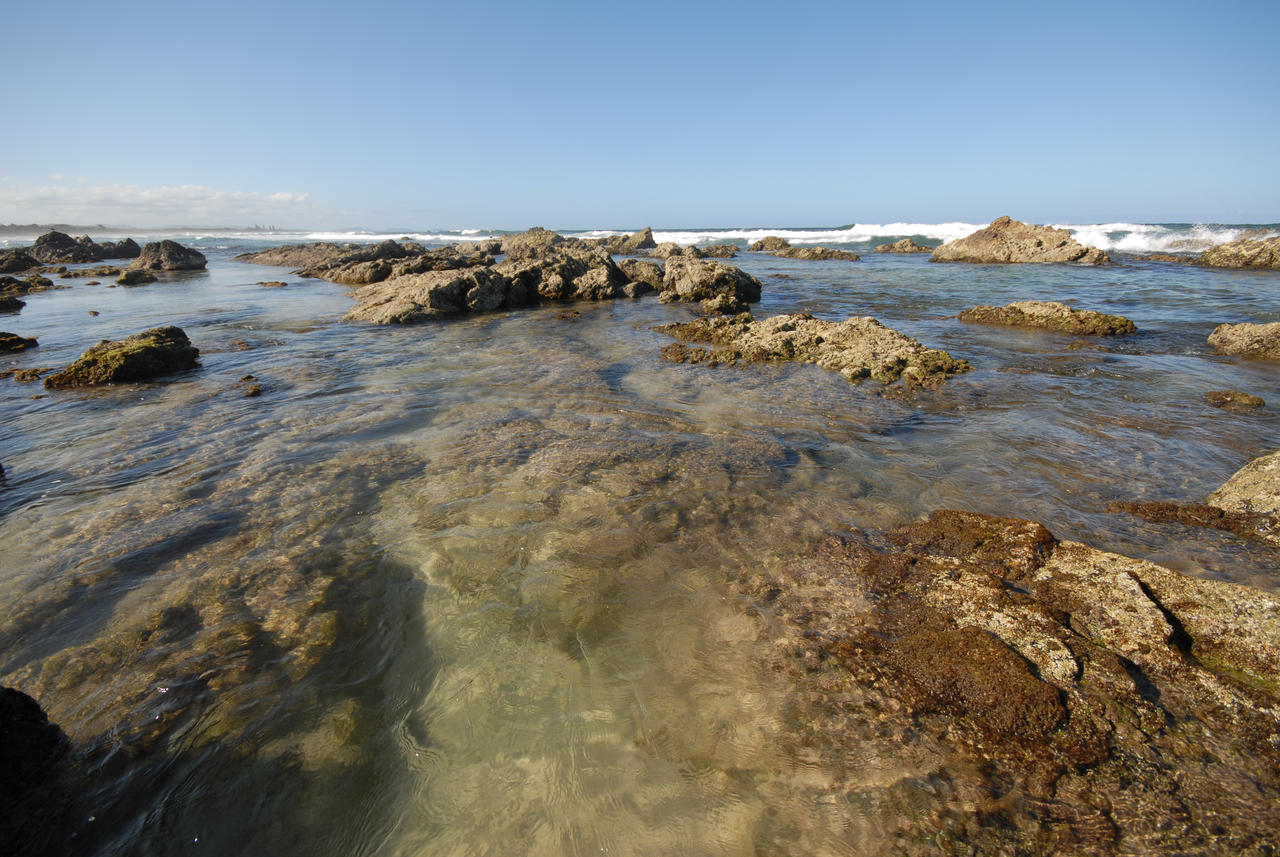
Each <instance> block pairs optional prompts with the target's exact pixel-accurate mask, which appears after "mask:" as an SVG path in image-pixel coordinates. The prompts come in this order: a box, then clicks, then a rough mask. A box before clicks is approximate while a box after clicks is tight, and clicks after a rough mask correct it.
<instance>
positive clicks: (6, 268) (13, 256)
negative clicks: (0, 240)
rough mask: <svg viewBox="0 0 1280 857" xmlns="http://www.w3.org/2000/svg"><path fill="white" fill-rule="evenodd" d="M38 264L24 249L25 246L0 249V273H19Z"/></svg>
mask: <svg viewBox="0 0 1280 857" xmlns="http://www.w3.org/2000/svg"><path fill="white" fill-rule="evenodd" d="M39 264H40V261H39V260H38V259H35V258H34V257H32V256H31V254H29V253H28V252H27V251H26V248H23V247H15V248H13V249H11V250H0V274H20V273H22V272H23V271H29V270H31V269H32V268H34V267H36V266H37V265H39Z"/></svg>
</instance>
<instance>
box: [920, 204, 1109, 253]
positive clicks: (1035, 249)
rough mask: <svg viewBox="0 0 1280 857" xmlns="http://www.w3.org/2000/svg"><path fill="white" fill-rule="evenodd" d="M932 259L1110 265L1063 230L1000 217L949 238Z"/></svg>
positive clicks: (1094, 249) (1093, 248)
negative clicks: (978, 227) (970, 231)
mask: <svg viewBox="0 0 1280 857" xmlns="http://www.w3.org/2000/svg"><path fill="white" fill-rule="evenodd" d="M929 261H931V262H975V263H980V264H991V263H1014V262H1076V263H1078V264H1082V265H1106V264H1110V262H1111V257H1109V256H1108V255H1107V254H1106V253H1104V252H1102V251H1101V250H1099V249H1098V248H1096V247H1086V246H1085V245H1083V244H1081V243H1080V242H1079V241H1076V240H1075V239H1074V238H1072V237H1071V233H1070V232H1068V231H1067V230H1066V229H1054V228H1053V227H1051V226H1034V225H1031V224H1027V223H1022V222H1021V221H1018V220H1013V219H1011V218H1009V217H1007V216H1006V217H999V218H997V219H995V220H993V221H991V224H990V225H989V226H986V227H984V228H982V229H979V230H978V231H977V232H974V233H973V234H972V235H969V236H967V237H965V238H957V239H956V240H955V241H948V242H947V243H946V244H943V245H942V246H941V247H939V248H938V249H937V250H934V251H933V255H932V256H931V257H929Z"/></svg>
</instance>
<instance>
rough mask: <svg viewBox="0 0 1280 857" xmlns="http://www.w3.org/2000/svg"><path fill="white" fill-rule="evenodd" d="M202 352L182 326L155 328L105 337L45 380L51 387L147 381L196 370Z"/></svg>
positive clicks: (47, 387)
mask: <svg viewBox="0 0 1280 857" xmlns="http://www.w3.org/2000/svg"><path fill="white" fill-rule="evenodd" d="M199 354H200V351H199V349H197V348H196V347H195V346H194V345H192V344H191V340H189V339H188V338H187V334H186V333H185V332H183V330H182V328H180V327H172V326H170V327H155V328H152V329H150V330H144V331H143V332H141V333H135V334H133V335H132V336H128V337H125V338H124V339H122V340H120V341H118V342H115V341H111V340H103V341H102V342H100V343H98V344H97V345H95V346H93V347H92V348H90V349H89V350H88V351H86V352H85V353H84V354H82V355H80V357H79V359H77V360H76V361H75V362H74V363H72V364H71V365H70V366H68V367H67V368H66V369H63V370H62V371H61V372H58V373H56V374H53V375H50V376H49V377H47V378H45V379H44V386H45V388H46V389H49V390H56V389H62V388H67V387H93V386H97V385H100V384H118V383H124V382H129V381H145V380H148V379H150V378H155V377H158V376H161V375H169V374H172V373H174V372H181V371H184V370H186V369H194V368H195V367H196V366H197V365H199V364H198V363H197V362H196V358H197V357H198V356H199Z"/></svg>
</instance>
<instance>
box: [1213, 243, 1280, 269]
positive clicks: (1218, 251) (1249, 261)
mask: <svg viewBox="0 0 1280 857" xmlns="http://www.w3.org/2000/svg"><path fill="white" fill-rule="evenodd" d="M1196 264H1197V265H1204V266H1206V267H1210V268H1266V269H1270V270H1280V235H1277V236H1274V237H1271V238H1242V239H1240V240H1239V241H1231V242H1228V243H1226V244H1219V245H1218V246H1216V247H1210V248H1209V249H1208V250H1205V251H1204V252H1203V253H1201V254H1200V257H1199V258H1198V259H1197V260H1196Z"/></svg>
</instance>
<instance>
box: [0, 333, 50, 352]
mask: <svg viewBox="0 0 1280 857" xmlns="http://www.w3.org/2000/svg"><path fill="white" fill-rule="evenodd" d="M39 344H40V343H39V342H37V341H36V340H34V339H28V338H27V337H25V336H19V335H18V334H16V333H9V332H8V331H4V330H0V354H10V353H12V352H15V351H26V350H27V349H28V348H35V347H36V346H37V345H39Z"/></svg>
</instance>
